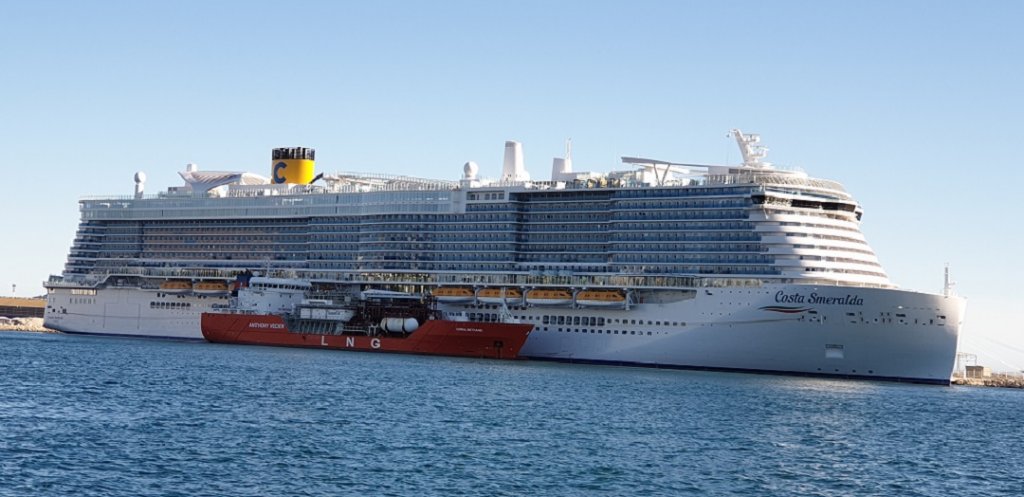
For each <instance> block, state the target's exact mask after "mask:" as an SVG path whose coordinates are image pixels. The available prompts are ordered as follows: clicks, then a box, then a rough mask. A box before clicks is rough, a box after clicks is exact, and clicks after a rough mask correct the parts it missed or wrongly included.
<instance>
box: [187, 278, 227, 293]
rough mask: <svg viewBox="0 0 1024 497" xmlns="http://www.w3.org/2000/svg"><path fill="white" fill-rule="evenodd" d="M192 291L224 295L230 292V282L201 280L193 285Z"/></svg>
mask: <svg viewBox="0 0 1024 497" xmlns="http://www.w3.org/2000/svg"><path fill="white" fill-rule="evenodd" d="M192 291H194V292H196V293H198V294H203V295H223V294H226V293H228V284H227V283H225V282H223V281H200V282H198V283H196V284H195V285H193V286H192Z"/></svg>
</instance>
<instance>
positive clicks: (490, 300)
mask: <svg viewBox="0 0 1024 497" xmlns="http://www.w3.org/2000/svg"><path fill="white" fill-rule="evenodd" d="M476 299H477V300H479V301H480V302H481V303H484V304H501V303H506V304H514V303H517V302H522V300H523V293H522V292H520V291H519V289H518V288H484V289H482V290H480V292H478V293H477V294H476Z"/></svg>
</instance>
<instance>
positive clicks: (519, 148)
mask: <svg viewBox="0 0 1024 497" xmlns="http://www.w3.org/2000/svg"><path fill="white" fill-rule="evenodd" d="M501 180H502V181H530V173H528V172H526V167H525V166H523V144H522V143H519V142H516V141H507V142H505V163H504V165H503V166H502V168H501Z"/></svg>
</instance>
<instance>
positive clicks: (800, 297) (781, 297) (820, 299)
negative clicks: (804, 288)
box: [775, 290, 864, 305]
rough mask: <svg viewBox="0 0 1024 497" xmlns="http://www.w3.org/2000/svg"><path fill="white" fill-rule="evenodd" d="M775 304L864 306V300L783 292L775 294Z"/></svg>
mask: <svg viewBox="0 0 1024 497" xmlns="http://www.w3.org/2000/svg"><path fill="white" fill-rule="evenodd" d="M775 302H778V303H780V304H824V305H864V299H862V298H860V297H858V296H856V295H847V296H845V297H825V296H822V295H818V294H817V293H812V294H810V295H808V296H806V297H805V296H804V294H802V293H799V292H795V293H786V292H784V291H782V290H779V292H778V293H776V294H775Z"/></svg>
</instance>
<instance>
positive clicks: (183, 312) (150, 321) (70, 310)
mask: <svg viewBox="0 0 1024 497" xmlns="http://www.w3.org/2000/svg"><path fill="white" fill-rule="evenodd" d="M92 292H94V294H88V293H92ZM88 293H87V292H82V291H78V292H75V290H72V289H64V288H53V289H51V290H50V293H49V296H48V297H47V305H46V312H45V314H44V318H43V325H44V326H46V327H47V328H50V329H53V330H57V331H61V332H64V333H78V334H88V335H123V336H135V337H149V338H175V339H188V340H202V339H203V335H202V332H201V331H200V329H199V316H200V314H202V313H203V312H204V311H207V310H210V309H212V308H213V305H215V304H226V303H227V297H212V296H207V295H177V294H171V293H166V292H163V291H157V290H140V289H138V288H116V287H107V288H99V289H96V290H89V291H88Z"/></svg>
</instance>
